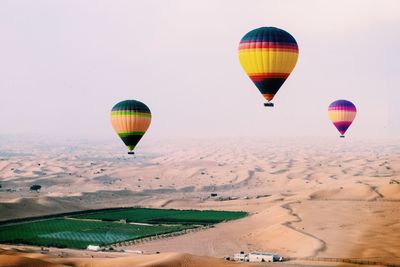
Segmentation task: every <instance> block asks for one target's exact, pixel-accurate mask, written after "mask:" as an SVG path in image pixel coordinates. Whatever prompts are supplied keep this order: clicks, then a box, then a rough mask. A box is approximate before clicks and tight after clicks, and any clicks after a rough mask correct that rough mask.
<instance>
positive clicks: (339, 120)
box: [328, 100, 357, 138]
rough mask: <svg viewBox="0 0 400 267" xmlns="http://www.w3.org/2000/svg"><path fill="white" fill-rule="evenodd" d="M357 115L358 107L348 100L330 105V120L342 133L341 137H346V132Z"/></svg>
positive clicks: (337, 101)
mask: <svg viewBox="0 0 400 267" xmlns="http://www.w3.org/2000/svg"><path fill="white" fill-rule="evenodd" d="M356 113H357V109H356V106H354V104H353V103H351V102H350V101H348V100H336V101H334V102H333V103H331V104H330V105H329V108H328V115H329V118H330V119H331V121H332V123H333V125H335V127H336V129H338V131H339V132H340V134H341V136H340V137H342V138H343V137H344V134H345V132H346V131H347V129H348V128H349V127H350V125H351V123H352V122H353V120H354V118H355V117H356Z"/></svg>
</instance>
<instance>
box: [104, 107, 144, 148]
mask: <svg viewBox="0 0 400 267" xmlns="http://www.w3.org/2000/svg"><path fill="white" fill-rule="evenodd" d="M150 122H151V112H150V109H149V108H148V107H147V106H146V105H145V104H143V103H142V102H140V101H137V100H125V101H121V102H119V103H117V104H116V105H115V106H114V107H113V108H112V110H111V125H112V127H113V128H114V130H115V131H116V132H117V134H118V136H119V137H120V138H121V139H122V141H123V142H124V143H125V145H126V146H127V147H128V150H129V152H128V154H134V152H133V150H134V149H135V147H136V145H137V143H138V142H139V141H140V139H141V138H142V137H143V135H144V134H145V133H146V131H147V129H148V128H149V126H150Z"/></svg>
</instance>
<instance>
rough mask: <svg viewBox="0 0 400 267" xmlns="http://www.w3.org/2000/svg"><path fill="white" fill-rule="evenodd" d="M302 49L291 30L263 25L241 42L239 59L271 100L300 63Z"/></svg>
mask: <svg viewBox="0 0 400 267" xmlns="http://www.w3.org/2000/svg"><path fill="white" fill-rule="evenodd" d="M298 54H299V48H298V46H297V42H296V40H295V39H294V38H293V36H292V35H290V34H289V33H288V32H286V31H284V30H281V29H278V28H275V27H261V28H258V29H255V30H252V31H250V32H248V33H247V34H246V35H245V36H244V37H243V38H242V40H241V41H240V44H239V61H240V64H241V65H242V67H243V69H244V71H245V72H246V74H247V75H248V76H249V77H250V79H251V80H252V81H253V82H254V84H255V85H256V86H257V88H258V90H260V92H261V94H262V95H263V96H264V98H265V99H266V100H267V101H268V102H267V103H265V104H264V106H272V107H273V106H274V104H273V103H271V102H270V101H271V100H272V99H273V98H274V96H275V94H276V93H277V92H278V90H279V88H281V86H282V84H283V83H284V82H285V80H286V79H287V78H288V76H289V75H290V73H291V72H292V70H293V69H294V67H295V66H296V62H297V58H298Z"/></svg>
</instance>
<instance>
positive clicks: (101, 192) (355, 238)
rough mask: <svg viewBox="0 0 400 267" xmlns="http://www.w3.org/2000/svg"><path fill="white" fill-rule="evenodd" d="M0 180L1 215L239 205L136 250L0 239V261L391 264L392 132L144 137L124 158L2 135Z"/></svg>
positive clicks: (398, 220)
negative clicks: (238, 256) (242, 256)
mask: <svg viewBox="0 0 400 267" xmlns="http://www.w3.org/2000/svg"><path fill="white" fill-rule="evenodd" d="M33 184H39V185H41V186H42V188H41V190H40V191H39V192H31V191H30V190H29V188H30V186H31V185H33ZM0 185H1V188H0V220H1V221H5V220H9V219H15V218H25V217H30V216H41V215H46V214H56V213H63V212H70V211H79V210H88V209H97V208H108V207H130V206H143V207H157V208H174V209H216V210H232V211H247V212H249V216H247V217H245V218H242V219H239V220H235V221H230V222H224V223H220V224H217V225H216V226H215V227H213V228H210V229H205V230H201V231H194V232H191V233H188V234H185V235H180V236H176V237H167V238H158V239H154V240H151V241H147V242H140V243H135V244H132V243H129V242H126V243H123V244H121V248H122V249H124V250H127V251H129V250H141V251H144V253H145V255H132V253H127V252H125V253H117V252H115V253H110V252H108V253H105V252H98V253H92V252H88V251H80V250H71V249H56V248H50V251H48V252H46V253H44V252H43V251H42V252H41V251H40V248H35V247H29V246H24V245H6V244H4V245H0V247H1V248H3V249H2V250H1V251H0V266H64V265H65V266H67V265H68V266H241V265H238V264H237V263H233V262H228V261H224V260H222V258H223V257H224V256H231V257H232V255H233V253H237V252H239V251H246V252H250V251H272V252H276V253H278V254H279V255H281V256H283V257H286V258H291V259H292V260H290V261H288V262H286V263H285V264H287V265H289V264H297V265H302V266H310V265H318V266H356V264H355V263H357V262H358V263H362V264H364V265H368V264H370V265H372V264H375V266H376V265H381V266H388V265H390V264H391V265H392V266H396V265H399V266H400V205H399V204H400V140H399V139H387V140H378V139H376V140H357V139H352V138H348V137H346V138H345V139H339V138H337V139H336V138H332V139H318V138H292V139H291V138H223V139H222V138H221V139H192V140H190V139H185V140H173V139H170V140H149V139H146V138H144V140H143V141H142V143H141V144H140V146H139V147H138V149H137V150H136V155H134V156H130V155H127V154H126V152H125V149H124V147H123V146H122V145H121V144H120V143H119V142H117V141H115V142H112V141H104V142H101V141H89V140H86V141H85V140H62V139H51V138H47V139H46V138H43V139H40V138H39V139H35V140H31V141H29V143H28V144H26V143H25V144H22V143H21V142H20V141H18V138H2V139H1V141H0ZM211 193H216V194H217V196H214V197H211V195H210V194H211ZM156 252H160V254H155V253H156ZM218 258H219V259H218ZM7 264H8V265H7ZM35 264H36V265H35ZM274 264H276V263H274ZM279 265H281V266H283V264H282V263H279ZM243 266H244V265H243ZM252 266H253V265H252ZM290 266H294V265H290Z"/></svg>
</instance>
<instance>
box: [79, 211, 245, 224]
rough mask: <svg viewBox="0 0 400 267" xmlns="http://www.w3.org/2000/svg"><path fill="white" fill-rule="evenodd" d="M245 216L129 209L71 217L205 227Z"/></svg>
mask: <svg viewBox="0 0 400 267" xmlns="http://www.w3.org/2000/svg"><path fill="white" fill-rule="evenodd" d="M246 215H247V213H246V212H243V211H216V210H173V209H146V208H130V209H120V210H110V211H100V212H93V213H86V214H81V215H75V216H72V217H74V218H80V219H96V220H103V221H118V220H121V219H125V220H127V222H137V223H148V224H182V225H188V224H189V225H193V224H196V225H207V224H215V223H219V222H222V221H229V220H236V219H240V218H242V217H244V216H246Z"/></svg>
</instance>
